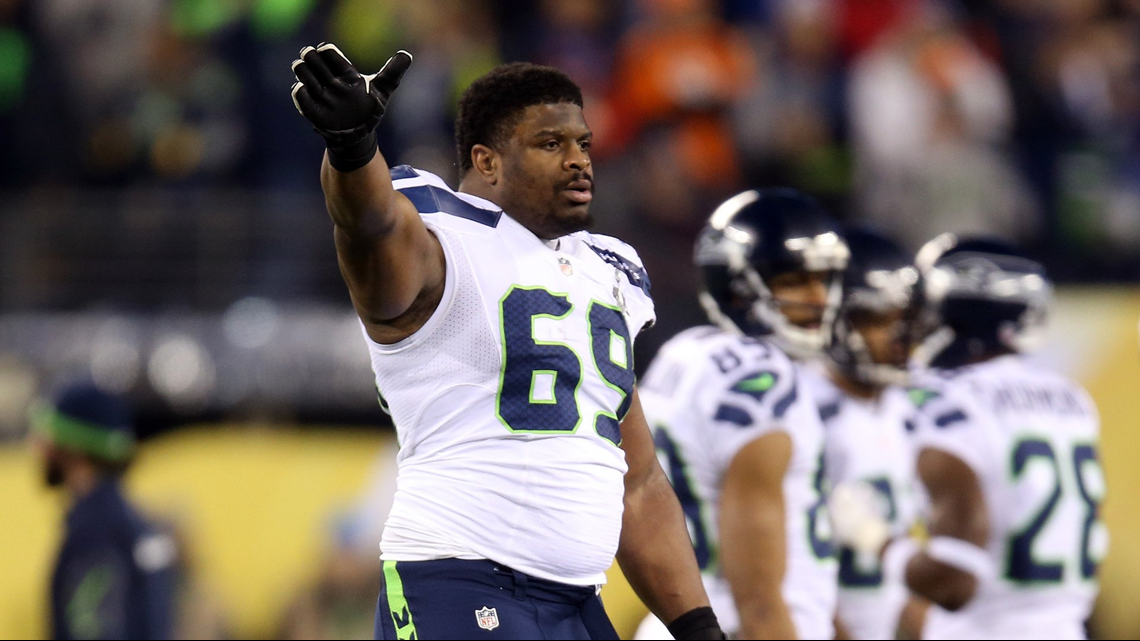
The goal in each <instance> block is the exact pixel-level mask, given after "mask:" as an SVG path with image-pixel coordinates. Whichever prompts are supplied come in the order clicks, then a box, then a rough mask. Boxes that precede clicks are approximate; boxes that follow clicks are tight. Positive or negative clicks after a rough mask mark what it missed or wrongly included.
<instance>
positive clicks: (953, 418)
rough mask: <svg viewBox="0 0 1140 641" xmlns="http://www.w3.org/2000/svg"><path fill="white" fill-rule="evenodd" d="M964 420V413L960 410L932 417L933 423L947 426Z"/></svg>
mask: <svg viewBox="0 0 1140 641" xmlns="http://www.w3.org/2000/svg"><path fill="white" fill-rule="evenodd" d="M964 420H966V414H965V413H963V412H962V410H952V411H949V412H946V413H945V414H943V415H942V416H939V417H938V418H936V419H934V424H935V425H937V426H938V427H949V426H950V425H953V424H955V423H961V422H962V421H964Z"/></svg>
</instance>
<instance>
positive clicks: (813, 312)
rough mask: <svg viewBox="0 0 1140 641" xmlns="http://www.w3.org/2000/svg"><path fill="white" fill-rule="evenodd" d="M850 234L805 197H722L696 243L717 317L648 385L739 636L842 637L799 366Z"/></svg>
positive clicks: (665, 360) (819, 431)
mask: <svg viewBox="0 0 1140 641" xmlns="http://www.w3.org/2000/svg"><path fill="white" fill-rule="evenodd" d="M837 229H838V227H837V224H836V223H835V222H834V221H833V220H832V219H831V218H830V217H829V216H828V215H827V214H826V213H824V211H823V209H822V208H821V207H820V206H819V205H818V204H817V203H816V202H815V201H814V200H811V199H810V198H807V197H805V196H803V195H801V194H799V193H797V192H795V191H792V190H786V189H776V190H765V191H759V192H757V191H749V192H745V193H743V194H739V195H737V196H735V197H733V198H731V199H729V200H728V201H727V202H725V203H724V204H723V205H721V206H720V207H719V208H718V209H717V210H716V211H715V212H714V213H713V215H712V217H711V218H710V220H709V223H708V225H707V226H706V227H705V229H704V231H703V232H702V233H701V236H700V238H699V239H698V241H697V247H696V263H697V266H698V268H699V269H700V272H701V276H702V280H703V288H702V289H703V291H702V292H701V294H700V297H701V303H702V304H703V306H704V308H705V311H706V312H707V313H708V315H709V318H710V319H711V320H712V321H713V323H715V326H714V327H707V326H706V327H697V328H694V329H690V330H687V331H685V332H682V333H681V334H678V335H677V336H675V337H674V338H672V339H670V340H669V342H667V343H666V344H665V345H664V346H663V347H662V348H661V351H660V352H659V353H658V355H657V358H656V359H655V360H654V361H653V364H652V366H651V367H650V369H649V372H648V373H647V375H646V378H645V381H644V385H643V392H644V398H645V413H646V416H647V418H648V419H649V422H650V425H652V426H653V430H654V440H655V442H656V444H657V450H658V453H659V456H661V457H662V460H663V461H664V465H665V467H666V468H667V469H668V470H670V472H669V473H670V477H671V479H672V481H673V485H674V489H675V490H676V492H677V496H678V498H680V500H681V505H682V507H683V508H684V510H685V515H686V516H687V517H688V520H689V529H690V536H691V537H692V541H693V548H694V550H695V551H696V554H697V562H698V563H699V564H700V566H701V570H702V572H703V575H704V580H705V586H706V588H707V589H708V592H709V597H710V599H711V600H712V602H713V608H714V609H715V610H716V613H717V616H718V617H719V618H720V620H721V621H722V623H723V625H724V628H725V630H727V631H729V633H730V634H735V635H736V636H737V637H739V638H745V639H758V638H761V639H782V638H804V639H830V638H832V634H833V626H832V619H833V616H834V610H835V591H836V587H835V581H836V562H835V559H834V557H833V554H832V545H831V538H830V525H829V523H828V518H827V510H826V506H825V504H824V487H823V485H824V471H823V469H822V464H823V426H822V425H821V423H820V418H819V413H818V411H817V409H816V406H815V404H814V403H813V401H812V399H811V397H810V395H809V392H808V390H807V389H805V385H804V382H803V380H802V377H801V372H800V371H799V368H798V366H797V365H796V364H795V363H794V362H793V360H792V359H793V358H809V357H811V356H814V355H818V354H819V352H820V350H821V349H822V348H823V346H824V345H825V343H826V339H827V338H828V337H829V336H830V331H831V323H832V322H833V320H834V318H835V313H836V309H837V307H838V305H839V302H840V276H839V270H842V269H843V268H844V267H845V266H846V264H847V247H846V245H845V244H844V242H843V239H842V238H841V236H840V235H839V233H838V232H837ZM651 627H652V621H651V620H650V621H648V622H647V623H646V624H643V628H642V633H641V634H642V635H643V638H645V637H648V636H650V635H652V634H655V633H654V632H652V631H651ZM657 633H660V631H658V632H657Z"/></svg>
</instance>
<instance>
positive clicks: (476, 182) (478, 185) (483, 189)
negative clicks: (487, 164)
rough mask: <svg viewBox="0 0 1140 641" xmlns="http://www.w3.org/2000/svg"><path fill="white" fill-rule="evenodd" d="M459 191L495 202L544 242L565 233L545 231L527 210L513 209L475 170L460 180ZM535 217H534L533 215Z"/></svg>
mask: <svg viewBox="0 0 1140 641" xmlns="http://www.w3.org/2000/svg"><path fill="white" fill-rule="evenodd" d="M459 191H460V192H462V193H464V194H471V195H472V196H478V197H479V198H482V199H483V200H486V201H487V202H489V203H492V204H494V205H495V206H496V207H498V208H499V209H502V210H503V213H505V214H507V215H508V216H510V217H511V218H512V219H513V220H514V221H515V222H517V223H518V224H520V225H522V226H523V227H526V228H527V230H529V231H530V233H532V234H534V235H535V236H538V238H539V239H540V240H542V241H543V242H548V241H553V240H556V239H557V238H559V237H561V236H563V235H565V234H556V233H544V231H543V230H542V229H541V228H540V227H539V226H537V225H535V224H534V221H533V220H532V219H531V218H528V216H527V214H526V212H525V211H518V210H517V208H515V209H511V208H508V207H506V206H504V204H503V202H502V199H501V198H500V197H498V196H497V195H496V194H495V191H494V189H492V187H491V185H489V184H488V183H487V182H486V181H484V180H480V179H479V177H478V176H477V175H475V173H474V172H470V173H468V174H467V176H465V177H464V178H463V179H462V180H460V181H459ZM532 218H533V217H532Z"/></svg>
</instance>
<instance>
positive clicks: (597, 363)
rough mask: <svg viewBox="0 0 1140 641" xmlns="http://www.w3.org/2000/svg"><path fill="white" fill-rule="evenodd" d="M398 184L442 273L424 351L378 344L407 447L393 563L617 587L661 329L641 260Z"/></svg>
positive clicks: (380, 383) (430, 180) (423, 187)
mask: <svg viewBox="0 0 1140 641" xmlns="http://www.w3.org/2000/svg"><path fill="white" fill-rule="evenodd" d="M392 178H393V182H394V185H395V188H396V189H397V190H398V191H400V192H401V193H402V194H404V195H405V196H407V197H408V198H409V199H410V200H411V201H412V203H413V204H415V206H416V208H417V209H419V211H420V215H421V217H422V218H423V221H424V224H425V225H426V226H427V228H428V229H429V230H430V231H431V232H432V233H433V234H434V235H435V236H436V237H437V238H438V239H439V242H440V244H441V245H442V246H443V251H444V255H445V257H446V262H447V267H446V270H447V271H446V282H445V286H444V292H443V298H442V300H441V301H440V303H439V307H438V308H437V309H436V310H435V312H434V313H433V314H432V316H431V317H430V318H429V319H428V321H427V322H426V323H425V324H424V326H423V327H422V328H420V329H419V330H418V331H417V332H416V333H415V334H413V335H412V336H410V337H408V338H406V339H404V340H402V341H400V342H398V343H395V344H392V345H380V344H377V343H375V342H373V341H371V340H369V339H368V337H367V335H365V340H366V341H367V343H368V349H369V352H370V353H371V357H372V369H373V371H374V372H375V374H376V387H377V390H378V392H379V393H380V396H381V403H382V404H386V407H387V409H388V411H389V413H390V414H391V416H392V420H393V422H394V423H395V425H396V434H397V438H398V441H399V445H400V451H399V454H398V456H397V463H398V465H399V473H398V476H397V481H396V485H397V490H396V496H395V499H394V502H393V505H392V511H391V514H390V515H389V517H388V520H387V523H386V524H385V528H384V535H383V537H382V540H381V544H380V548H381V551H382V555H381V558H383V559H384V560H392V561H422V560H430V559H439V558H461V559H478V558H485V559H490V560H492V561H495V562H497V563H500V564H503V565H506V566H509V567H511V568H514V569H516V570H519V571H521V572H525V573H527V574H531V575H534V576H537V577H539V578H543V579H548V580H553V581H561V582H563V583H569V584H574V585H595V584H601V583H604V582H605V574H604V573H605V571H606V569H607V568H609V566H610V565H611V564H612V563H613V559H614V554H615V552H616V550H617V545H618V536H619V534H620V531H621V520H622V511H623V496H624V474H625V472H626V469H627V468H626V462H625V455H624V452H623V451H622V450H621V448H620V447H619V443H620V441H621V432H620V429H619V425H618V423H619V420H620V418H621V417H623V416H624V415H625V412H626V410H627V409H628V407H629V404H630V402H631V395H632V392H633V385H634V374H633V341H634V339H635V338H636V337H637V334H638V333H639V332H640V331H641V330H642V328H644V327H646V326H647V325H650V324H652V323H653V321H654V318H655V317H654V312H653V302H652V300H651V299H650V297H649V279H648V277H647V275H646V274H645V270H644V269H643V268H642V266H641V262H640V259H639V258H638V256H637V253H636V252H635V251H634V250H633V249H632V248H631V247H630V246H629V245H626V244H625V243H622V242H621V241H618V240H616V239H613V238H609V237H606V236H599V235H595V234H590V233H587V232H577V233H574V234H570V235H568V236H564V237H562V238H560V239H557V240H555V241H546V242H544V241H543V240H541V239H539V238H538V237H537V236H535V235H534V234H532V233H531V232H530V231H528V230H527V229H526V228H525V227H523V226H522V225H521V224H519V223H518V222H516V221H515V220H513V219H512V218H511V217H510V216H508V215H507V214H505V213H503V212H502V211H501V210H500V209H499V208H498V207H497V206H495V205H494V204H493V203H491V202H489V201H486V200H483V199H481V198H478V197H475V196H471V195H469V194H463V193H458V192H455V191H453V190H451V189H450V188H448V186H447V185H446V183H444V182H443V180H441V179H440V178H439V177H438V176H435V175H433V174H430V173H427V172H423V171H419V170H415V169H412V168H410V167H407V166H400V167H394V168H393V169H392Z"/></svg>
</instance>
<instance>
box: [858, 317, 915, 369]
mask: <svg viewBox="0 0 1140 641" xmlns="http://www.w3.org/2000/svg"><path fill="white" fill-rule="evenodd" d="M850 319H851V325H852V326H853V327H854V328H855V331H857V332H859V334H860V335H861V336H862V337H863V342H865V343H866V344H867V351H868V352H869V354H870V356H871V360H873V361H874V362H875V363H877V364H880V365H892V366H894V367H898V368H905V367H906V363H907V340H906V337H907V315H906V313H905V312H904V311H903V310H901V309H896V310H892V311H889V312H885V313H873V312H855V313H852V314H851V316H850Z"/></svg>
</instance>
